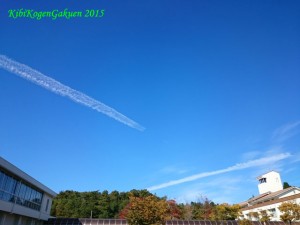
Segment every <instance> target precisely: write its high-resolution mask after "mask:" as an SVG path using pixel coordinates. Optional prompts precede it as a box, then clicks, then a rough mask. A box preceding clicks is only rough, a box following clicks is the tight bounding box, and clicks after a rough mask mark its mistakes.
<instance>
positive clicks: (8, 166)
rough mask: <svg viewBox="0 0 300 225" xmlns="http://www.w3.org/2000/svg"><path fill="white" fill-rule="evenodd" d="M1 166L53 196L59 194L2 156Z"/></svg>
mask: <svg viewBox="0 0 300 225" xmlns="http://www.w3.org/2000/svg"><path fill="white" fill-rule="evenodd" d="M0 167H2V168H3V169H5V170H7V171H8V172H10V173H12V174H14V175H15V176H17V177H19V178H20V179H21V180H24V181H26V182H28V183H29V184H32V185H34V186H35V187H37V188H38V189H40V190H41V191H43V192H45V193H47V194H48V195H50V196H52V197H55V196H56V195H57V194H56V193H55V192H54V191H53V190H51V189H50V188H48V187H46V186H45V185H43V184H42V183H40V182H39V181H37V180H36V179H34V178H33V177H31V176H29V175H28V174H27V173H25V172H23V171H22V170H20V169H19V168H18V167H16V166H14V165H13V164H11V163H10V162H8V161H6V160H5V159H3V158H2V157H0Z"/></svg>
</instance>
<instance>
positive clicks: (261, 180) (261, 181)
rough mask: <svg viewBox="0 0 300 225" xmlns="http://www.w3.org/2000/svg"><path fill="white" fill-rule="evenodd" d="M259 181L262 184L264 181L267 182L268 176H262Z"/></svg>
mask: <svg viewBox="0 0 300 225" xmlns="http://www.w3.org/2000/svg"><path fill="white" fill-rule="evenodd" d="M259 183H260V184H262V183H267V178H265V177H263V178H260V179H259Z"/></svg>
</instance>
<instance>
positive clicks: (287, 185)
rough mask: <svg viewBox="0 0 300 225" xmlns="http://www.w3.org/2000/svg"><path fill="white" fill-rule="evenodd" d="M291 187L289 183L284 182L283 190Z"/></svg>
mask: <svg viewBox="0 0 300 225" xmlns="http://www.w3.org/2000/svg"><path fill="white" fill-rule="evenodd" d="M289 187H291V185H289V183H288V182H283V189H286V188H289Z"/></svg>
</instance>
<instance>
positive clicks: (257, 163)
mask: <svg viewBox="0 0 300 225" xmlns="http://www.w3.org/2000/svg"><path fill="white" fill-rule="evenodd" d="M290 156H291V154H290V153H281V154H277V155H273V156H269V157H263V158H259V159H255V160H250V161H248V162H244V163H238V164H235V165H234V166H230V167H227V168H225V169H221V170H215V171H211V172H204V173H198V174H195V175H192V176H188V177H185V178H181V179H178V180H172V181H169V182H166V183H162V184H158V185H155V186H151V187H149V188H147V190H148V191H154V190H159V189H162V188H166V187H170V186H174V185H177V184H182V183H186V182H190V181H194V180H198V179H200V178H204V177H210V176H213V175H217V174H221V173H228V172H231V171H236V170H242V169H246V168H250V167H256V166H262V165H267V164H270V163H275V162H277V161H279V160H283V159H286V158H288V157H290Z"/></svg>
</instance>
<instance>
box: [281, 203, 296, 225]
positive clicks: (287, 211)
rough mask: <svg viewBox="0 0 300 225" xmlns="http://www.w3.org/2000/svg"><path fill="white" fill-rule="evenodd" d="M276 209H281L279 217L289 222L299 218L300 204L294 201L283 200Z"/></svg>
mask: <svg viewBox="0 0 300 225" xmlns="http://www.w3.org/2000/svg"><path fill="white" fill-rule="evenodd" d="M278 209H279V210H280V211H281V213H282V214H281V216H280V219H281V220H282V221H283V222H289V223H290V224H291V223H292V222H293V221H295V220H300V205H299V204H297V203H294V202H284V203H282V204H281V205H280V206H279V207H278Z"/></svg>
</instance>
